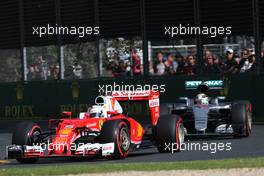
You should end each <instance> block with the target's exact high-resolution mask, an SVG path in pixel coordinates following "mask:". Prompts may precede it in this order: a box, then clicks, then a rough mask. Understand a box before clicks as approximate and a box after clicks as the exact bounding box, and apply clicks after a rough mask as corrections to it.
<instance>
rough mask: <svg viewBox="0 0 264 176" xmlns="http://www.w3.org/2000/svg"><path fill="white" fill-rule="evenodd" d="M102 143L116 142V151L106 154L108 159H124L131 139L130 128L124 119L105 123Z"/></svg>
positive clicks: (101, 136)
mask: <svg viewBox="0 0 264 176" xmlns="http://www.w3.org/2000/svg"><path fill="white" fill-rule="evenodd" d="M100 143H102V144H106V143H114V153H113V154H110V155H109V156H106V158H107V159H124V158H125V157H127V155H128V152H129V149H130V144H131V139H130V130H129V127H128V125H127V123H126V122H125V121H123V120H109V121H106V122H105V123H104V124H103V127H102V130H101V134H100Z"/></svg>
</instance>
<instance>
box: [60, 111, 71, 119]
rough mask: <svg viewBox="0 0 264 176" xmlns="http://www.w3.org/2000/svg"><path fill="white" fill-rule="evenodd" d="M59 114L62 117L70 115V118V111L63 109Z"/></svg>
mask: <svg viewBox="0 0 264 176" xmlns="http://www.w3.org/2000/svg"><path fill="white" fill-rule="evenodd" d="M61 116H62V117H70V118H71V116H72V112H70V111H64V112H62V113H61Z"/></svg>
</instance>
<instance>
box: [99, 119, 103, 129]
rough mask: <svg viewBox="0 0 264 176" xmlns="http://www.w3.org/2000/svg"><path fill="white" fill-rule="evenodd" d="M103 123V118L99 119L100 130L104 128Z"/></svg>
mask: <svg viewBox="0 0 264 176" xmlns="http://www.w3.org/2000/svg"><path fill="white" fill-rule="evenodd" d="M103 124H104V122H103V120H99V129H100V130H101V129H102V127H103Z"/></svg>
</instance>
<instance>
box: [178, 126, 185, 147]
mask: <svg viewBox="0 0 264 176" xmlns="http://www.w3.org/2000/svg"><path fill="white" fill-rule="evenodd" d="M178 138H179V147H180V146H181V145H182V143H183V142H184V127H183V125H182V124H180V125H179V127H178Z"/></svg>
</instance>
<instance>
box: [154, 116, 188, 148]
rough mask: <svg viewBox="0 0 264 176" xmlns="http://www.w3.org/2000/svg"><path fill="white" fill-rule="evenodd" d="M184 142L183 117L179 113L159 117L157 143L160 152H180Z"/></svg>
mask: <svg viewBox="0 0 264 176" xmlns="http://www.w3.org/2000/svg"><path fill="white" fill-rule="evenodd" d="M183 142H184V126H183V122H182V118H181V117H179V116H177V115H163V116H160V117H159V120H158V123H157V128H156V143H157V148H158V151H159V152H160V153H169V152H179V151H180V148H181V145H182V143H183Z"/></svg>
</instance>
